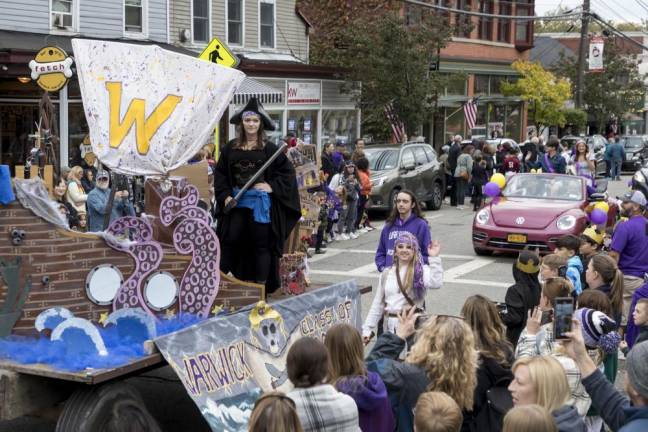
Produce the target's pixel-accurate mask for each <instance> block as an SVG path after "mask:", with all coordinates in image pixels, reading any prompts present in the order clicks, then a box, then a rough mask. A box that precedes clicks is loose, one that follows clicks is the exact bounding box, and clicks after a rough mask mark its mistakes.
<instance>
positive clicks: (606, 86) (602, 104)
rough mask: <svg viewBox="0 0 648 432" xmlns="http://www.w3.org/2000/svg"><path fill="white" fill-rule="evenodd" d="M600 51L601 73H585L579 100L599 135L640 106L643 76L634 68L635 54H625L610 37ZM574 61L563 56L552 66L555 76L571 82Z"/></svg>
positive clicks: (638, 109)
mask: <svg viewBox="0 0 648 432" xmlns="http://www.w3.org/2000/svg"><path fill="white" fill-rule="evenodd" d="M605 42H606V43H605V50H604V52H603V67H604V68H605V69H604V71H603V72H588V73H586V74H585V79H584V87H583V101H584V104H585V110H586V111H587V112H588V114H589V115H590V116H591V118H592V119H593V120H594V122H595V123H596V126H597V128H598V130H599V132H602V131H605V126H606V124H607V123H608V122H609V121H611V120H612V119H613V118H621V117H622V116H623V114H626V113H629V112H639V111H640V110H642V109H643V107H644V100H645V97H646V89H645V84H644V81H645V79H646V77H645V76H644V75H642V74H640V73H639V71H638V69H637V58H636V56H635V55H631V54H627V53H626V52H624V51H623V49H622V46H621V45H619V44H617V43H616V41H615V39H614V38H607V39H606V41H605ZM576 62H577V59H575V58H569V57H566V56H564V55H562V56H561V59H560V60H559V61H558V62H557V63H556V65H555V67H554V69H555V72H556V74H557V75H559V76H561V77H564V78H566V79H569V80H570V81H572V82H574V81H575V79H576Z"/></svg>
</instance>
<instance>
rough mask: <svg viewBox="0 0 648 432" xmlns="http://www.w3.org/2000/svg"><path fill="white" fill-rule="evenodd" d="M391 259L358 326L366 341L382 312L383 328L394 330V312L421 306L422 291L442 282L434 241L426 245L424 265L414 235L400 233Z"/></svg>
mask: <svg viewBox="0 0 648 432" xmlns="http://www.w3.org/2000/svg"><path fill="white" fill-rule="evenodd" d="M394 249H395V250H394V262H393V265H392V266H391V267H389V268H388V269H386V270H385V271H383V272H382V273H381V274H380V277H379V279H378V291H377V292H376V295H375V296H374V299H373V302H372V303H371V307H370V309H369V313H368V314H367V318H366V319H365V322H364V324H363V326H362V336H363V337H364V340H365V343H368V342H369V341H370V340H371V338H372V337H373V336H374V335H375V333H376V325H377V324H378V321H379V320H380V318H381V317H382V316H383V314H384V315H386V323H387V327H386V330H387V331H388V332H390V333H395V332H396V327H397V326H398V314H399V313H400V312H401V311H402V310H403V309H404V308H411V307H413V308H416V309H418V310H419V311H423V309H425V294H426V292H427V290H429V289H439V288H441V286H442V285H443V268H442V267H441V258H439V253H440V251H441V245H440V244H439V242H438V241H434V242H432V243H430V245H429V246H428V255H429V264H425V261H424V260H423V255H422V254H421V250H420V248H419V243H418V240H417V239H416V237H415V236H414V235H413V234H411V233H409V232H406V231H405V232H402V233H401V234H400V235H399V237H398V239H397V240H396V242H395V248H394Z"/></svg>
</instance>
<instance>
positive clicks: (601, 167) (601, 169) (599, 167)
mask: <svg viewBox="0 0 648 432" xmlns="http://www.w3.org/2000/svg"><path fill="white" fill-rule="evenodd" d="M585 142H587V147H589V149H590V151H591V152H593V153H594V158H595V162H596V175H597V176H605V169H606V165H605V146H606V145H607V142H608V141H607V139H606V138H605V137H604V136H603V135H591V136H588V137H587V138H586V140H585Z"/></svg>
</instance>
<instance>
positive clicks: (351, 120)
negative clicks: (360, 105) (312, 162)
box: [322, 110, 358, 145]
mask: <svg viewBox="0 0 648 432" xmlns="http://www.w3.org/2000/svg"><path fill="white" fill-rule="evenodd" d="M357 115H358V113H357V111H355V110H323V111H322V143H326V142H332V143H342V144H345V145H347V144H352V143H354V142H355V139H356V138H357V135H356V130H357V127H356V126H357V124H356V122H357V118H358V117H357Z"/></svg>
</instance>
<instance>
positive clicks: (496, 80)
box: [490, 75, 507, 94]
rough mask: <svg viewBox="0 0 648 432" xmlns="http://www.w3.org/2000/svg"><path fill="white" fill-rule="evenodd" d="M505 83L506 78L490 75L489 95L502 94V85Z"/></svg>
mask: <svg viewBox="0 0 648 432" xmlns="http://www.w3.org/2000/svg"><path fill="white" fill-rule="evenodd" d="M505 81H507V77H505V76H502V75H491V77H490V94H502V88H501V87H502V83H503V82H505Z"/></svg>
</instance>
